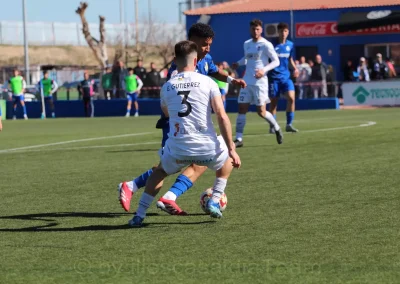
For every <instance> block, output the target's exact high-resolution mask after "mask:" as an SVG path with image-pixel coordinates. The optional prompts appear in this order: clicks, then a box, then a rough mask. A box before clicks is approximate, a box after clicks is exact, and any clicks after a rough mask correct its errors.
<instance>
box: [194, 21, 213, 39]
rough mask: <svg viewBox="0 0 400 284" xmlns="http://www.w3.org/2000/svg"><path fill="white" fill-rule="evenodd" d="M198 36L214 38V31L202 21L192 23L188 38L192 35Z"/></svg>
mask: <svg viewBox="0 0 400 284" xmlns="http://www.w3.org/2000/svg"><path fill="white" fill-rule="evenodd" d="M194 36H196V37H200V38H214V31H213V29H212V28H211V26H210V25H206V24H203V23H196V24H193V25H192V26H191V27H190V29H189V33H188V38H189V39H191V38H192V37H194Z"/></svg>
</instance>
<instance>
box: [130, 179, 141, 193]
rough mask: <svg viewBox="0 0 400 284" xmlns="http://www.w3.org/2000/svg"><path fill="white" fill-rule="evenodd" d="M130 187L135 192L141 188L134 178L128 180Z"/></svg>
mask: <svg viewBox="0 0 400 284" xmlns="http://www.w3.org/2000/svg"><path fill="white" fill-rule="evenodd" d="M128 187H129V189H130V190H131V191H132V192H133V193H135V192H136V191H138V190H139V188H138V186H137V185H136V183H135V181H134V180H133V181H130V182H128Z"/></svg>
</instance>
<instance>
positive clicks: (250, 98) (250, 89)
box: [238, 84, 271, 106]
mask: <svg viewBox="0 0 400 284" xmlns="http://www.w3.org/2000/svg"><path fill="white" fill-rule="evenodd" d="M269 102H271V101H270V99H269V97H268V84H265V85H264V84H263V85H260V86H254V85H251V86H249V85H248V86H247V87H246V88H244V89H241V90H240V94H239V97H238V103H239V104H251V105H256V106H262V105H265V104H267V103H269Z"/></svg>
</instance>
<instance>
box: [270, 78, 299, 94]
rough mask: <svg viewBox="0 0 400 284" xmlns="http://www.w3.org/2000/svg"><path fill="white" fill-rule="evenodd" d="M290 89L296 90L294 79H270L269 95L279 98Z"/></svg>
mask: <svg viewBox="0 0 400 284" xmlns="http://www.w3.org/2000/svg"><path fill="white" fill-rule="evenodd" d="M289 91H294V84H293V81H292V80H290V79H288V80H284V81H280V80H270V82H269V97H270V98H279V96H280V95H282V94H286V93H287V92H289Z"/></svg>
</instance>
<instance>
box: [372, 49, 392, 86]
mask: <svg viewBox="0 0 400 284" xmlns="http://www.w3.org/2000/svg"><path fill="white" fill-rule="evenodd" d="M388 77H389V68H388V66H387V65H386V63H385V62H383V60H382V54H380V53H377V54H376V60H375V62H374V70H373V71H372V78H373V79H374V80H384V79H387V78H388Z"/></svg>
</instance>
